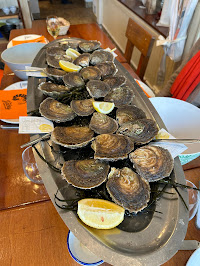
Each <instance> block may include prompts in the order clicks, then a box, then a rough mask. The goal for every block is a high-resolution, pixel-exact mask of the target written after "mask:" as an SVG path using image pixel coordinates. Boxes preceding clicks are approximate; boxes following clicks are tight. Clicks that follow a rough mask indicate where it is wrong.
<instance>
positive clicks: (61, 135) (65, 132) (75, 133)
mask: <svg viewBox="0 0 200 266" xmlns="http://www.w3.org/2000/svg"><path fill="white" fill-rule="evenodd" d="M93 136H94V131H92V130H91V129H90V128H89V127H87V126H84V127H80V126H71V127H55V128H54V130H53V132H52V134H51V140H52V141H53V142H54V143H56V144H59V145H61V146H64V147H66V148H70V149H77V148H81V147H84V146H86V145H87V144H88V143H90V141H92V140H93Z"/></svg>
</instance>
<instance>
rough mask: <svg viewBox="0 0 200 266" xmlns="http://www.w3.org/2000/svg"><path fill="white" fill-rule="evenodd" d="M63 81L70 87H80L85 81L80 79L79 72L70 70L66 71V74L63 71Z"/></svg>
mask: <svg viewBox="0 0 200 266" xmlns="http://www.w3.org/2000/svg"><path fill="white" fill-rule="evenodd" d="M63 82H64V83H65V85H66V86H67V87H68V88H70V89H73V88H82V87H84V85H85V82H84V80H83V79H82V77H81V75H80V73H79V72H70V73H67V74H66V72H65V75H64V77H63Z"/></svg>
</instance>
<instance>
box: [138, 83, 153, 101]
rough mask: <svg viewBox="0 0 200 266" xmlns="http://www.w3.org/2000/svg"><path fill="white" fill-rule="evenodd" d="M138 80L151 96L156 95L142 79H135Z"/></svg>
mask: <svg viewBox="0 0 200 266" xmlns="http://www.w3.org/2000/svg"><path fill="white" fill-rule="evenodd" d="M135 80H137V82H138V83H139V84H140V86H141V87H142V88H143V90H144V91H145V92H146V93H147V94H148V95H149V96H150V97H155V94H154V93H153V91H152V90H151V89H150V88H149V87H148V86H147V85H146V84H145V83H143V82H142V81H140V80H138V79H135Z"/></svg>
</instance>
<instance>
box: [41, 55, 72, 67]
mask: <svg viewBox="0 0 200 266" xmlns="http://www.w3.org/2000/svg"><path fill="white" fill-rule="evenodd" d="M60 60H64V61H69V62H71V61H72V59H71V58H70V57H69V56H67V55H47V56H46V61H47V64H48V65H49V66H50V67H55V68H60V65H59V61H60Z"/></svg>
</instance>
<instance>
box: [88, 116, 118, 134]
mask: <svg viewBox="0 0 200 266" xmlns="http://www.w3.org/2000/svg"><path fill="white" fill-rule="evenodd" d="M89 127H90V128H91V129H92V130H94V132H96V133H97V134H105V133H114V132H115V131H116V130H117V129H118V124H117V121H116V120H114V119H113V118H111V117H109V116H107V115H105V114H101V113H97V112H95V113H94V114H93V116H92V118H91V120H90V124H89Z"/></svg>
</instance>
